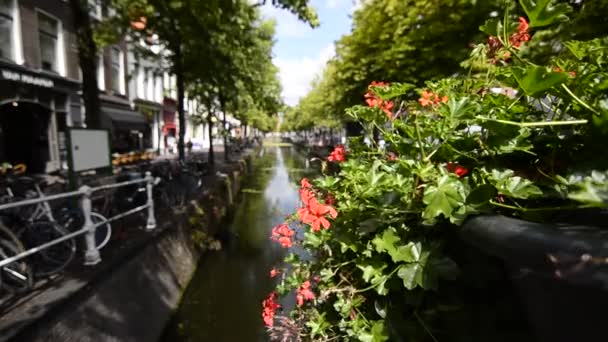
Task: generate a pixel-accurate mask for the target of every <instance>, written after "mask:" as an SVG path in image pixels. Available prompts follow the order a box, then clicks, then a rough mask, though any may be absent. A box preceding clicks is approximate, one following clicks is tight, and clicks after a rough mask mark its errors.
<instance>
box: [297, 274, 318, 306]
mask: <svg viewBox="0 0 608 342" xmlns="http://www.w3.org/2000/svg"><path fill="white" fill-rule="evenodd" d="M314 299H315V294H314V293H313V292H312V291H311V290H310V281H308V280H307V281H305V282H303V283H302V286H300V288H299V289H298V290H297V292H296V300H297V302H298V306H302V305H304V301H311V300H314Z"/></svg>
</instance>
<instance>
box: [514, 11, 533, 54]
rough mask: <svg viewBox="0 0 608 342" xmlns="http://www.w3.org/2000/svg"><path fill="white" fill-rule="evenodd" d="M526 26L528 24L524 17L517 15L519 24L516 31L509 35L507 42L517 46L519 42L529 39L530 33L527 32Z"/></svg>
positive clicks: (527, 26)
mask: <svg viewBox="0 0 608 342" xmlns="http://www.w3.org/2000/svg"><path fill="white" fill-rule="evenodd" d="M528 28H529V25H528V21H526V18H524V17H519V26H517V31H515V32H514V33H513V34H512V35H511V37H509V43H511V44H512V45H513V46H515V47H517V48H518V47H520V46H521V43H524V42H527V41H529V40H530V33H529V32H528Z"/></svg>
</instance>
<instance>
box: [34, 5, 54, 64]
mask: <svg viewBox="0 0 608 342" xmlns="http://www.w3.org/2000/svg"><path fill="white" fill-rule="evenodd" d="M38 35H39V37H40V64H41V66H42V69H43V70H48V71H53V72H59V69H58V63H57V60H58V59H59V58H58V57H59V56H58V51H59V49H58V43H59V22H57V20H55V19H53V18H51V17H49V16H47V15H45V14H43V13H40V12H38Z"/></svg>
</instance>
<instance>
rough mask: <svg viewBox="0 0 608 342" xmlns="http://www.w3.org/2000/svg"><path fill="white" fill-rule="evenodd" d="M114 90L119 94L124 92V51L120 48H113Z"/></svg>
mask: <svg viewBox="0 0 608 342" xmlns="http://www.w3.org/2000/svg"><path fill="white" fill-rule="evenodd" d="M111 57H112V58H111V60H112V90H113V91H114V92H116V93H119V94H124V91H123V82H124V80H123V72H122V69H123V68H122V51H120V49H119V48H116V47H113V48H112V56H111Z"/></svg>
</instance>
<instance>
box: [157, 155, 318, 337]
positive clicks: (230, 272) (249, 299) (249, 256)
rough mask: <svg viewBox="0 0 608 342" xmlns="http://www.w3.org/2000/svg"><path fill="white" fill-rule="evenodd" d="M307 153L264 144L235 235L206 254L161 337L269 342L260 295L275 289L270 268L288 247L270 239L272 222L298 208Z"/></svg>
mask: <svg viewBox="0 0 608 342" xmlns="http://www.w3.org/2000/svg"><path fill="white" fill-rule="evenodd" d="M306 165H307V164H306V160H305V158H304V157H303V156H302V155H300V154H298V153H297V152H296V151H295V150H294V149H293V147H264V148H263V149H262V150H260V152H259V156H258V157H257V158H255V159H254V172H253V173H252V175H251V176H250V178H249V179H247V180H246V182H245V184H244V187H243V192H242V196H241V200H240V202H239V205H238V207H237V210H236V212H235V215H234V218H233V222H232V223H231V224H230V225H229V226H228V227H227V229H229V230H230V231H231V232H232V233H233V235H234V236H236V238H235V239H233V240H232V241H231V243H229V244H228V245H226V246H224V247H225V248H224V249H223V250H221V251H219V252H211V253H208V254H206V255H204V256H203V258H202V259H201V261H200V264H199V266H198V270H197V272H196V273H195V275H194V276H193V278H192V280H191V283H190V285H189V286H188V289H187V290H186V292H185V294H184V297H183V298H182V303H181V305H180V307H179V309H178V310H177V312H176V314H175V316H174V318H173V320H172V321H171V323H170V324H169V326H168V327H167V329H166V331H165V334H164V337H163V340H164V341H166V342H169V341H171V342H175V341H196V342H202V341H221V342H232V341H234V342H240V341H247V342H249V341H251V342H255V341H267V340H268V338H267V337H266V332H265V328H264V325H263V322H262V317H261V313H262V306H261V305H262V304H261V303H262V300H264V298H265V297H266V296H267V295H268V293H269V292H270V291H272V290H273V288H274V285H275V280H273V279H271V278H270V277H269V272H270V270H271V269H272V268H273V267H274V266H277V265H280V264H281V261H282V260H283V258H284V257H285V255H286V250H285V249H283V248H282V247H281V246H280V245H279V244H277V243H276V242H272V241H270V239H269V236H270V232H271V229H272V227H273V226H274V225H276V224H279V223H281V222H283V221H284V220H285V217H286V216H287V215H289V214H291V213H293V212H294V211H295V209H296V208H297V207H298V200H299V194H298V188H299V181H300V179H301V178H302V177H306V176H309V175H310V174H311V173H312V170H309V169H306Z"/></svg>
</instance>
